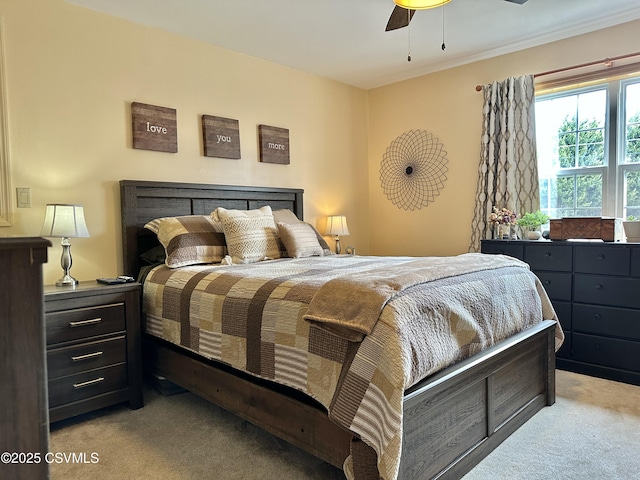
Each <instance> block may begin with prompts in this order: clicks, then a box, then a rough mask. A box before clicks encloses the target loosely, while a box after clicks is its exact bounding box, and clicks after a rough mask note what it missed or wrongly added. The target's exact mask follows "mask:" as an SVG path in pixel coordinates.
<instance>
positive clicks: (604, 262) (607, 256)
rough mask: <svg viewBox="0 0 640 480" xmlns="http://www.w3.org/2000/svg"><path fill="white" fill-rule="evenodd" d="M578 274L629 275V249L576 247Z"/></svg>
mask: <svg viewBox="0 0 640 480" xmlns="http://www.w3.org/2000/svg"><path fill="white" fill-rule="evenodd" d="M575 250H576V251H575V255H576V270H575V271H576V273H600V274H604V275H625V276H628V275H629V263H630V259H631V250H630V249H629V248H607V247H576V249H575Z"/></svg>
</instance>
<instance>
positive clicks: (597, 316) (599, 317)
mask: <svg viewBox="0 0 640 480" xmlns="http://www.w3.org/2000/svg"><path fill="white" fill-rule="evenodd" d="M593 318H595V319H596V320H600V319H601V318H602V317H601V316H600V314H599V313H596V314H595V315H594V316H593Z"/></svg>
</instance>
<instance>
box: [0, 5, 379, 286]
mask: <svg viewBox="0 0 640 480" xmlns="http://www.w3.org/2000/svg"><path fill="white" fill-rule="evenodd" d="M0 16H1V18H2V33H3V39H4V51H5V59H4V60H5V67H6V87H7V97H8V120H9V122H8V123H9V148H10V160H11V172H12V174H11V184H12V190H13V191H12V193H11V199H12V200H13V205H12V207H13V208H12V216H13V226H11V227H3V228H1V229H0V235H38V234H39V233H40V227H41V225H42V220H43V215H44V205H45V204H46V203H51V202H60V203H80V204H82V205H84V208H85V215H86V217H87V224H88V228H89V231H90V233H91V238H79V239H72V241H71V243H72V253H73V268H72V274H73V275H74V276H75V277H76V278H78V279H79V280H88V279H93V278H96V277H99V276H113V275H116V274H121V273H123V272H122V271H121V268H122V266H121V262H122V259H121V254H120V226H119V215H120V204H119V202H120V199H119V191H118V181H119V180H120V179H143V180H166V181H180V182H196V183H217V184H234V185H266V186H280V187H296V188H303V189H304V190H305V205H304V208H305V218H306V220H308V221H310V222H311V223H314V224H316V225H317V226H321V225H323V222H324V218H325V217H326V215H328V214H335V213H344V214H345V215H347V216H348V220H349V226H350V230H351V233H352V235H351V236H349V237H345V238H344V240H343V245H344V246H346V245H349V244H354V245H357V246H358V247H360V249H361V250H362V251H363V252H366V251H367V249H368V232H367V228H368V218H367V213H368V211H367V208H366V205H367V201H368V184H367V181H366V179H367V177H368V173H367V166H368V165H367V93H366V91H364V90H360V89H356V88H353V87H349V86H346V85H343V84H340V83H338V82H333V81H329V80H326V79H323V78H320V77H317V76H313V75H308V74H305V73H302V72H298V71H295V70H292V69H289V68H285V67H282V66H279V65H275V64H273V63H268V62H264V61H261V60H258V59H255V58H251V57H248V56H246V55H241V54H237V53H234V52H230V51H227V50H223V49H220V48H216V47H212V46H209V45H206V44H204V43H200V42H196V41H191V40H188V39H185V38H183V37H180V36H176V35H173V34H169V33H165V32H161V31H159V30H155V29H151V28H146V27H141V26H138V25H134V24H132V23H130V22H127V21H123V20H120V19H116V18H113V17H110V16H106V15H103V14H98V13H95V12H92V11H90V10H87V9H84V8H80V7H77V6H74V5H70V4H68V3H65V2H63V1H62V0H29V1H28V2H24V1H21V2H17V1H15V0H0ZM132 101H139V102H144V103H150V104H154V105H161V106H167V107H172V108H175V109H177V117H178V153H177V154H170V153H162V152H152V151H145V150H134V149H133V148H131V127H130V124H131V116H130V103H131V102H132ZM201 114H210V115H219V116H224V117H230V118H235V119H237V120H239V122H240V139H241V151H242V159H240V160H228V159H216V158H210V157H204V156H203V153H202V152H203V147H202V140H201V137H202V133H201V127H200V115H201ZM258 124H268V125H274V126H279V127H284V128H288V129H289V132H290V148H291V164H290V165H288V166H285V165H275V164H262V163H260V162H259V160H258V146H257V125H258ZM16 187H30V188H31V204H32V207H31V208H20V209H18V208H15V188H16ZM52 242H53V243H54V246H53V247H52V248H51V249H49V263H48V264H47V265H45V269H44V272H45V281H46V283H52V282H54V281H55V280H57V279H58V278H59V277H60V276H61V273H62V271H61V268H60V262H59V259H60V252H61V247H60V245H59V240H58V239H52ZM330 243H331V244H332V242H330Z"/></svg>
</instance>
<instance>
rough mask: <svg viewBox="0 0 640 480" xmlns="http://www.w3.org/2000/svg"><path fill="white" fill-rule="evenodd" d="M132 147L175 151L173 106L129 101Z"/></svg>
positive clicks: (175, 137)
mask: <svg viewBox="0 0 640 480" xmlns="http://www.w3.org/2000/svg"><path fill="white" fill-rule="evenodd" d="M131 119H132V123H133V130H132V136H133V148H140V149H143V150H155V151H157V152H170V153H176V152H177V151H178V124H177V120H176V110H175V108H167V107H158V106H156V105H147V104H146V103H138V102H132V103H131Z"/></svg>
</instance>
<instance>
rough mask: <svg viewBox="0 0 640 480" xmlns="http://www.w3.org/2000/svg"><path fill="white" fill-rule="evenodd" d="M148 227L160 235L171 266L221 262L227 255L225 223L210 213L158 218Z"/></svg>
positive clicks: (167, 263) (166, 259)
mask: <svg viewBox="0 0 640 480" xmlns="http://www.w3.org/2000/svg"><path fill="white" fill-rule="evenodd" d="M145 228H147V229H148V230H151V231H152V232H154V233H155V234H156V235H157V236H158V240H159V241H160V243H161V244H162V246H163V247H164V249H165V252H166V258H165V264H166V265H167V266H168V267H171V268H176V267H184V266H186V265H197V264H201V263H220V262H221V261H222V259H223V258H224V256H225V255H226V254H227V246H226V243H225V237H224V233H223V232H222V226H221V225H220V224H216V222H214V221H213V220H212V219H211V217H210V216H209V215H186V216H182V217H163V218H157V219H155V220H152V221H151V222H149V223H147V224H146V225H145Z"/></svg>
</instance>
